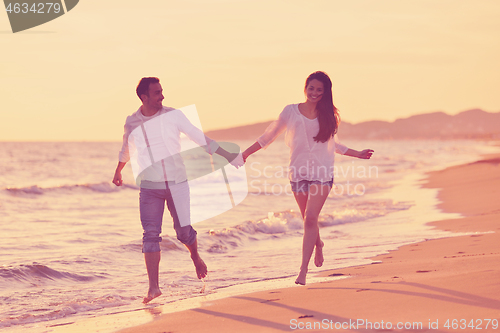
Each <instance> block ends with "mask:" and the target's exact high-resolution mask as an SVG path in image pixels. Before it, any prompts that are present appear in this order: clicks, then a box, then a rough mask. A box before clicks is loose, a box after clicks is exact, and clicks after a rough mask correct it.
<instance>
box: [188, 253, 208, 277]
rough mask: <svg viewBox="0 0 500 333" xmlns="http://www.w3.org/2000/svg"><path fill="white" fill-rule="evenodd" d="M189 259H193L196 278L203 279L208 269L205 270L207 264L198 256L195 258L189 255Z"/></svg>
mask: <svg viewBox="0 0 500 333" xmlns="http://www.w3.org/2000/svg"><path fill="white" fill-rule="evenodd" d="M191 259H193V263H194V267H195V268H196V275H197V276H198V279H203V278H204V277H205V276H207V273H208V270H207V265H205V262H204V261H203V260H202V259H201V258H200V257H199V256H198V257H196V258H193V257H191Z"/></svg>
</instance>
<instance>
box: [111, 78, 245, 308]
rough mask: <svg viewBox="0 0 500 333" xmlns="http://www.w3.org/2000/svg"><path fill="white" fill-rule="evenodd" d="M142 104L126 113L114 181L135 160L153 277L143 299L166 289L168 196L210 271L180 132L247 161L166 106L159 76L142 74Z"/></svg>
mask: <svg viewBox="0 0 500 333" xmlns="http://www.w3.org/2000/svg"><path fill="white" fill-rule="evenodd" d="M136 92H137V96H138V97H139V98H140V100H141V101H142V106H141V107H140V108H139V110H137V111H136V112H135V113H134V114H132V115H131V116H129V117H127V120H126V122H125V134H124V135H123V145H122V149H121V151H120V154H119V163H118V166H117V167H116V171H115V175H114V177H113V183H114V184H115V185H116V186H121V185H122V183H123V181H122V175H121V171H122V169H123V168H124V167H125V164H126V163H127V162H128V161H130V159H131V156H133V160H132V161H131V163H132V167H133V169H134V173H137V174H136V177H137V183H138V185H139V186H140V194H139V208H140V216H141V223H142V227H143V229H144V234H143V246H142V252H143V253H144V260H145V262H146V269H147V272H148V278H149V290H148V294H147V296H146V297H144V300H143V303H144V304H146V303H148V302H150V301H151V300H152V299H154V298H156V297H158V296H160V295H161V291H160V288H159V285H158V275H159V264H160V242H161V240H162V239H161V237H160V233H161V226H162V219H163V212H164V209H165V202H166V203H167V207H168V209H169V211H170V214H171V216H172V218H173V221H174V229H175V232H176V234H177V239H178V240H179V241H181V242H182V243H183V244H184V245H186V247H187V248H188V249H189V252H190V254H191V259H192V260H193V263H194V266H195V268H196V274H197V276H198V278H199V279H202V278H204V277H205V276H206V275H207V266H206V265H205V263H204V262H203V260H202V259H201V257H200V255H199V253H198V245H197V240H196V231H195V230H194V229H193V227H192V226H191V223H190V201H189V200H190V199H189V186H188V183H187V175H186V170H185V167H184V164H183V161H182V158H181V157H180V152H181V145H180V141H179V135H180V133H184V134H186V135H187V136H188V138H189V139H191V140H192V141H194V142H196V143H197V144H198V145H199V146H201V147H204V148H205V150H206V151H207V152H208V153H210V154H212V152H216V153H217V154H219V155H221V156H223V157H224V158H226V159H227V160H228V161H229V162H230V163H231V164H232V165H233V166H235V167H240V166H242V165H243V158H242V157H241V154H237V153H229V152H227V151H225V150H224V149H222V148H221V147H219V145H218V144H217V143H216V142H215V141H213V140H211V139H210V138H208V137H206V136H205V135H204V134H203V132H202V131H201V130H200V129H198V128H196V127H195V126H194V125H193V124H191V122H190V121H189V120H188V119H187V118H186V116H185V115H184V114H183V113H182V112H181V111H180V110H177V109H173V108H168V107H164V106H163V105H162V101H163V99H164V96H163V89H162V87H161V84H160V80H159V79H158V78H154V77H146V78H142V79H141V81H140V82H139V84H138V86H137V89H136Z"/></svg>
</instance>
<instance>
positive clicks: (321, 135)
mask: <svg viewBox="0 0 500 333" xmlns="http://www.w3.org/2000/svg"><path fill="white" fill-rule="evenodd" d="M312 80H318V81H320V82H322V83H323V96H322V97H321V100H320V101H319V102H318V104H317V105H316V110H317V111H318V122H319V132H318V134H317V135H316V136H315V137H314V141H316V142H326V141H328V140H330V138H332V137H333V136H334V135H335V134H336V133H337V129H338V127H339V124H340V116H339V113H338V110H337V108H336V107H335V105H333V95H332V81H331V80H330V78H329V77H328V75H327V74H326V73H324V72H321V71H318V72H314V73H312V74H311V75H309V76H308V77H307V79H306V86H305V88H304V90H306V89H307V86H308V85H309V83H310V82H311V81H312Z"/></svg>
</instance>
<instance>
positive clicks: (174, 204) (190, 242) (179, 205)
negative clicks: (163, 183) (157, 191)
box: [167, 182, 207, 279]
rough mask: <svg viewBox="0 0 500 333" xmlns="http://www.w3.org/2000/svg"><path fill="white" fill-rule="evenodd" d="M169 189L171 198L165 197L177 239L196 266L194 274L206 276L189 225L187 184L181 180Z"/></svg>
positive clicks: (204, 266) (196, 241)
mask: <svg viewBox="0 0 500 333" xmlns="http://www.w3.org/2000/svg"><path fill="white" fill-rule="evenodd" d="M169 190H170V194H171V198H167V207H168V210H169V211H170V215H171V216H172V219H173V220H174V229H175V232H176V234H177V239H178V240H179V241H180V242H181V243H182V244H184V245H185V246H186V247H187V248H188V250H189V253H190V254H191V259H192V260H193V263H194V267H195V268H196V276H198V279H203V278H204V277H205V276H207V265H205V263H204V262H203V260H202V259H201V257H200V254H199V253H198V240H197V239H196V231H195V230H194V229H193V227H192V226H191V214H190V197H189V185H188V183H187V182H183V183H179V184H175V185H172V186H169Z"/></svg>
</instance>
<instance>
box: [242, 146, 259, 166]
mask: <svg viewBox="0 0 500 333" xmlns="http://www.w3.org/2000/svg"><path fill="white" fill-rule="evenodd" d="M260 148H262V147H261V146H260V143H258V142H255V143H254V144H253V145H251V146H250V147H248V148H247V149H246V150H245V151H244V152H243V161H244V162H246V161H247V158H248V156H250V155H252V154H253V153H255V152H256V151H258V150H260Z"/></svg>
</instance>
